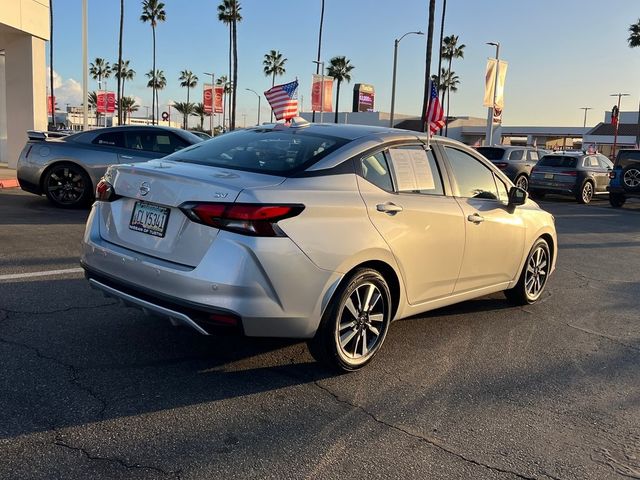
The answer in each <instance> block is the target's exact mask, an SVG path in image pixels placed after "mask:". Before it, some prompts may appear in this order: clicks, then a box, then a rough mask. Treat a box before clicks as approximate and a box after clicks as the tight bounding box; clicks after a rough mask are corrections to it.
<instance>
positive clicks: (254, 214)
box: [180, 203, 304, 237]
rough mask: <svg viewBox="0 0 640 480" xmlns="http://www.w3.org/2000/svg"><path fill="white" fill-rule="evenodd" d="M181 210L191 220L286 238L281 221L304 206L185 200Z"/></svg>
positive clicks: (243, 231)
mask: <svg viewBox="0 0 640 480" xmlns="http://www.w3.org/2000/svg"><path fill="white" fill-rule="evenodd" d="M180 210H182V212H183V213H184V214H185V215H186V216H187V217H189V218H190V219H191V220H192V221H194V222H197V223H202V224H203V225H208V226H210V227H215V228H219V229H221V230H229V231H231V232H236V233H242V234H244V235H252V236H257V237H284V236H286V235H285V234H284V232H283V231H282V230H281V229H280V227H278V221H280V220H283V219H285V218H291V217H295V216H296V215H299V214H300V212H302V210H304V205H264V204H258V205H256V204H247V203H186V204H183V205H182V206H181V207H180Z"/></svg>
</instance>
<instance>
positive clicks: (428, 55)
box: [422, 0, 436, 132]
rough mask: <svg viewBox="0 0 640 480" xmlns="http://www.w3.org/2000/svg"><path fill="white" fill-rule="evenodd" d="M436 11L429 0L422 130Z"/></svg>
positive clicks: (433, 1)
mask: <svg viewBox="0 0 640 480" xmlns="http://www.w3.org/2000/svg"><path fill="white" fill-rule="evenodd" d="M435 12H436V0H429V23H428V27H427V51H426V61H425V76H424V94H423V97H422V131H423V132H426V131H427V117H426V114H427V106H428V105H429V99H430V98H431V89H430V88H429V83H430V80H431V51H432V50H433V24H434V17H435Z"/></svg>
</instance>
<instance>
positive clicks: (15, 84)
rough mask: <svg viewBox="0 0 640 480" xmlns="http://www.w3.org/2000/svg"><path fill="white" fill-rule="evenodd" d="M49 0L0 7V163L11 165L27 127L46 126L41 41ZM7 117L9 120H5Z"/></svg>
mask: <svg viewBox="0 0 640 480" xmlns="http://www.w3.org/2000/svg"><path fill="white" fill-rule="evenodd" d="M47 40H49V0H4V1H3V2H2V7H1V8H0V163H8V164H9V167H12V168H15V166H16V163H17V161H18V156H19V155H20V151H21V149H22V147H23V146H24V143H25V141H26V139H27V136H26V131H27V130H34V129H36V130H46V129H47V105H46V103H47V99H46V96H47V87H46V76H47V75H46V59H45V42H46V41H47ZM8 119H11V121H8Z"/></svg>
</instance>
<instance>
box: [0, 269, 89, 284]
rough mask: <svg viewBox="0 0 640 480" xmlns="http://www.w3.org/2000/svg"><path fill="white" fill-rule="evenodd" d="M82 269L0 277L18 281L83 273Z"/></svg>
mask: <svg viewBox="0 0 640 480" xmlns="http://www.w3.org/2000/svg"><path fill="white" fill-rule="evenodd" d="M83 272H84V269H82V268H67V269H64V270H45V271H43V272H29V273H10V274H8V275H0V281H1V280H19V279H21V278H31V277H48V276H52V275H67V274H70V273H83Z"/></svg>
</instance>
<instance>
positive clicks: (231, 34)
mask: <svg viewBox="0 0 640 480" xmlns="http://www.w3.org/2000/svg"><path fill="white" fill-rule="evenodd" d="M232 52H233V28H232V27H231V22H229V77H227V81H228V82H229V85H231V83H232V80H233V77H232V76H231V71H232V70H231V63H232V59H233V56H232ZM227 97H228V98H227V103H228V104H229V108H227V119H228V122H229V123H228V124H227V126H228V127H231V92H229V95H228V96H227ZM222 120H223V123H224V118H223V119H222Z"/></svg>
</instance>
